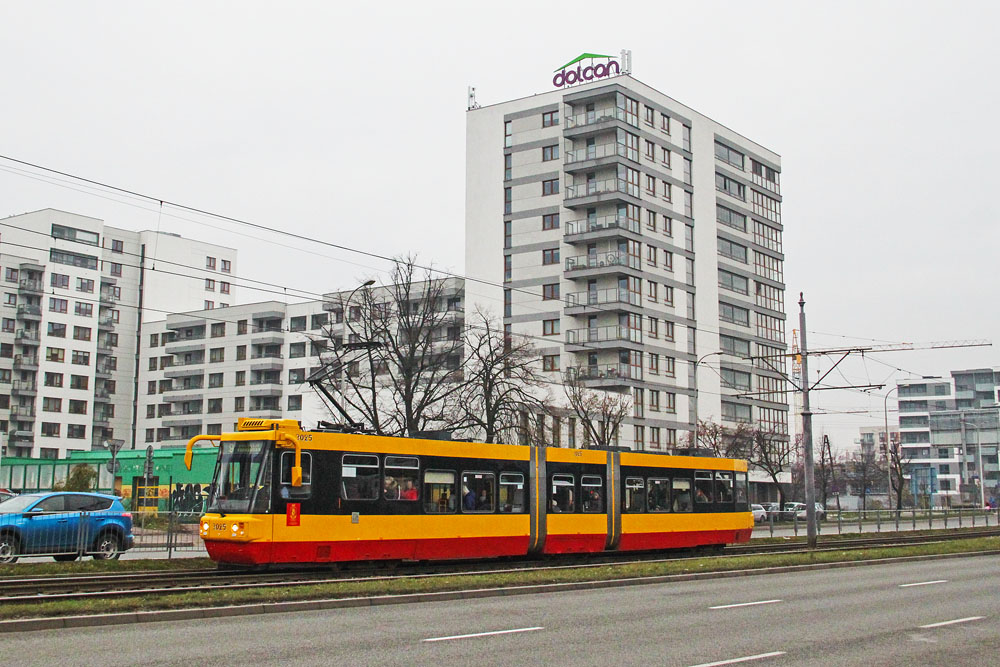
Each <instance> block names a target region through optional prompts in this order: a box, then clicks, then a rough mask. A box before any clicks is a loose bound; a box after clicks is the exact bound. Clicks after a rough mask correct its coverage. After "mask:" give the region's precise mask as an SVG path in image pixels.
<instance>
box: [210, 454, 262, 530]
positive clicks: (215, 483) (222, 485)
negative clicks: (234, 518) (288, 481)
mask: <svg viewBox="0 0 1000 667" xmlns="http://www.w3.org/2000/svg"><path fill="white" fill-rule="evenodd" d="M271 445H272V443H271V442H270V441H268V440H250V441H246V442H223V443H222V444H221V445H220V446H219V460H218V462H217V464H216V467H215V478H214V479H213V480H212V488H211V491H210V494H209V498H208V509H207V511H208V512H220V513H223V514H224V513H228V512H232V513H238V514H246V513H249V512H251V511H253V512H266V511H267V508H268V502H269V500H270V496H271V493H270V488H271V484H270V482H271V479H270V465H269V463H270V460H271V459H270V457H269V456H268V453H269V452H270V451H271Z"/></svg>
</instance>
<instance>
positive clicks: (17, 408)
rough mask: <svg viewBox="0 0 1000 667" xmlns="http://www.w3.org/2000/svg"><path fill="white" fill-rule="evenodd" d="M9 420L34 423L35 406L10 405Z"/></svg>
mask: <svg viewBox="0 0 1000 667" xmlns="http://www.w3.org/2000/svg"><path fill="white" fill-rule="evenodd" d="M10 418H11V420H14V421H22V422H33V421H35V406H33V405H12V406H10Z"/></svg>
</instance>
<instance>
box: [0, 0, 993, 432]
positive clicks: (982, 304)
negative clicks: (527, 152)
mask: <svg viewBox="0 0 1000 667" xmlns="http://www.w3.org/2000/svg"><path fill="white" fill-rule="evenodd" d="M345 4H346V3H345ZM357 4H358V5H360V4H361V3H357ZM998 18H1000V11H998V5H997V4H996V3H986V2H983V3H973V2H965V3H917V2H905V3H904V2H897V3H875V2H863V3H851V2H839V3H828V4H826V5H824V6H821V7H817V6H814V5H813V3H801V2H791V3H767V2H755V3H745V2H740V3H737V2H698V3H690V2H685V3H673V2H659V3H644V4H638V5H636V6H635V9H634V13H633V14H632V16H631V17H628V16H627V12H623V10H622V9H621V8H620V7H619V6H618V5H617V4H616V3H608V2H601V3H588V2H575V3H548V4H543V3H535V2H530V3H519V2H511V3H495V4H493V5H490V6H488V7H485V8H484V7H481V6H480V5H479V4H478V3H454V4H450V3H449V4H441V3H433V2H431V3H406V4H402V5H400V6H398V7H397V6H395V4H394V3H371V4H368V5H366V6H364V7H361V6H347V7H343V6H341V3H336V4H335V3H329V2H317V3H304V2H298V3H271V4H267V3H252V2H242V3H200V2H199V3H162V4H161V5H159V6H155V7H154V6H152V5H151V4H150V3H132V2H122V3H113V2H101V3H97V2H88V3H52V2H31V3H27V2H26V3H13V2H7V3H4V5H3V6H2V7H0V62H3V63H4V68H3V74H4V75H3V82H4V96H3V98H4V99H3V102H2V103H0V126H2V127H3V129H4V133H3V134H4V141H3V143H2V150H0V153H2V154H5V155H10V156H14V157H17V158H20V159H23V160H27V161H31V162H37V163H40V164H43V165H46V166H51V167H54V168H57V169H61V170H64V171H68V172H72V173H77V174H81V175H84V176H86V177H88V178H92V179H95V180H101V181H106V182H109V183H113V184H115V185H119V186H122V187H126V188H129V189H132V190H136V191H140V192H144V193H149V194H153V195H156V196H157V197H161V198H164V199H168V200H174V201H178V202H182V203H186V204H189V205H192V206H196V207H199V208H203V209H208V210H211V211H214V212H219V213H223V214H226V215H230V216H234V217H239V218H244V219H248V220H251V221H254V222H258V223H261V224H265V225H270V226H275V227H280V228H283V229H291V230H295V231H298V232H300V233H304V234H307V235H311V236H314V237H316V238H321V239H325V240H329V241H334V242H336V243H339V244H343V245H346V246H352V247H357V248H362V249H367V250H372V251H376V252H379V253H381V254H386V255H394V254H399V253H404V252H408V251H417V252H419V253H420V255H421V257H422V258H423V259H424V260H426V261H433V262H434V263H435V264H436V265H438V266H441V267H444V268H449V269H452V270H455V271H459V272H461V271H462V270H464V266H463V248H464V234H463V213H464V150H465V148H464V144H465V106H466V99H465V94H466V86H467V85H469V84H473V85H475V86H476V87H477V88H478V98H479V102H480V103H481V104H490V103H494V102H500V101H503V100H506V99H510V98H514V97H521V96H524V95H529V94H531V93H534V92H542V91H546V90H548V89H549V88H550V87H551V83H550V77H551V72H552V70H553V69H554V68H555V67H556V66H558V65H561V64H562V63H564V62H566V61H567V60H569V59H570V58H573V57H575V56H576V55H578V54H579V53H581V52H584V51H591V52H603V53H617V52H618V51H619V50H620V49H622V48H629V49H631V50H632V52H633V65H634V67H633V70H634V74H635V76H636V78H638V79H640V80H642V81H644V82H646V83H648V84H650V85H652V86H654V87H655V88H658V89H659V90H661V91H663V92H665V93H667V94H668V95H670V96H672V97H674V98H675V99H677V100H679V101H681V102H682V103H684V104H687V105H689V106H691V107H694V108H695V109H697V110H699V111H701V112H703V113H705V114H706V115H708V116H710V117H712V118H714V119H716V120H718V121H720V122H722V123H724V124H726V125H728V126H729V127H731V128H733V129H734V130H736V131H738V132H741V133H743V134H745V135H747V136H749V137H750V138H752V139H754V140H755V141H758V142H760V143H762V144H764V145H765V146H767V147H769V148H771V149H772V150H775V151H777V152H778V153H780V154H781V155H782V159H783V168H784V173H783V175H782V181H783V183H782V193H783V195H784V200H785V203H784V207H783V218H782V219H783V221H784V224H785V252H786V256H787V264H786V276H785V279H786V283H787V286H788V313H789V327H788V328H789V331H790V330H791V329H792V328H797V321H798V320H797V312H798V308H797V306H796V305H795V302H796V301H797V300H798V292H799V291H804V292H805V294H806V299H807V301H808V316H809V331H810V344H811V346H814V347H832V346H840V345H843V344H848V343H849V344H863V343H865V342H872V341H866V339H877V340H878V341H910V342H924V341H940V340H954V339H967V338H985V339H995V340H996V341H997V343H998V344H1000V335H998V333H1000V316H998V314H997V311H996V309H995V308H993V305H994V304H995V303H996V300H997V299H996V297H997V288H996V286H995V281H994V280H993V279H992V277H991V273H992V272H991V269H992V267H993V266H994V264H995V262H994V258H993V255H994V253H995V252H996V248H997V245H998V243H997V242H998V227H997V225H996V218H997V204H996V201H997V199H996V197H995V196H994V194H993V192H994V190H993V188H994V187H995V185H994V183H995V181H996V180H997V176H998V168H997V155H998V154H1000V151H998V148H1000V146H998V143H1000V142H998V140H997V134H996V132H995V131H994V123H993V122H992V121H993V120H994V117H995V116H996V107H997V104H998V102H1000V84H998V79H1000V77H998V76H997V73H996V67H997V64H998V62H1000V57H998V55H1000V53H998V51H1000V48H998V46H997V40H996V39H995V35H994V32H995V26H996V25H997V21H998ZM10 166H11V165H10V164H9V163H7V162H0V217H2V216H6V215H9V214H14V213H20V212H24V211H29V210H35V209H39V208H44V207H48V206H52V207H56V208H62V209H66V210H69V211H73V212H76V213H81V214H85V215H91V216H95V217H101V218H104V219H105V220H106V221H108V222H109V223H110V224H113V225H117V226H122V227H127V228H134V229H142V228H153V229H155V228H156V227H157V226H158V225H159V226H160V227H161V228H162V229H164V230H170V231H175V232H178V233H180V234H182V235H184V236H190V237H197V238H203V239H205V240H209V241H215V242H219V243H224V244H227V245H232V246H235V247H237V248H238V249H239V252H240V261H239V267H238V269H239V273H240V274H241V275H242V276H246V277H250V278H259V279H264V280H274V281H275V282H279V283H282V284H287V285H289V286H294V287H298V288H302V289H307V290H311V291H317V292H321V291H324V290H331V289H338V288H345V287H351V286H353V285H355V284H357V282H358V278H360V277H363V276H367V275H369V274H371V273H373V272H375V271H378V270H381V269H382V268H384V267H382V266H381V265H380V264H379V263H378V262H377V261H375V260H371V259H365V258H363V257H359V256H355V255H350V254H347V253H343V252H339V251H335V250H331V249H322V248H318V247H316V246H315V245H307V244H305V243H302V242H296V241H290V240H287V239H280V238H274V237H266V236H265V235H263V234H258V233H250V232H246V231H245V230H234V229H233V228H224V229H215V228H210V227H206V226H203V225H201V224H196V223H194V222H190V221H187V220H178V219H176V218H172V217H164V218H162V219H159V218H158V216H157V214H156V212H155V211H151V210H146V209H148V208H149V206H148V204H142V205H141V208H138V207H135V206H127V205H123V204H122V203H119V202H117V201H112V200H109V199H107V198H103V197H95V196H93V195H91V194H86V193H83V192H79V191H78V190H79V189H81V188H79V187H78V186H75V185H74V186H72V188H75V189H70V188H68V187H64V186H57V185H53V184H50V183H43V182H40V181H38V180H35V179H30V178H25V177H24V176H22V175H16V174H12V173H11V172H10V171H9V169H10ZM114 199H119V198H117V197H115V198H114ZM191 217H194V216H191ZM212 224H215V225H219V223H212ZM223 227H224V226H223ZM234 231H235V232H238V233H234ZM0 232H2V230H0ZM243 234H250V235H251V236H256V237H259V238H260V239H263V240H256V239H254V238H251V237H250V236H245V235H243ZM273 243H280V244H284V245H287V246H292V248H286V247H275V246H274V245H273ZM276 258H277V260H278V261H275V259H276ZM247 296H249V297H250V298H254V299H256V298H267V297H265V296H264V295H247ZM845 336H846V337H845ZM998 352H1000V350H998V349H996V348H978V349H971V350H965V351H952V352H946V351H940V352H905V353H900V352H897V353H892V354H879V355H876V356H875V357H874V358H873V359H868V360H865V361H863V362H862V361H861V360H852V361H851V362H850V363H845V365H844V367H843V376H841V374H840V373H839V372H834V373H833V374H832V375H831V376H830V378H829V379H830V381H831V382H839V383H846V382H845V380H849V381H851V382H854V383H859V384H860V383H867V382H869V381H870V382H872V383H881V382H884V381H886V380H887V379H888V378H890V377H891V376H893V374H894V373H895V371H893V370H892V369H891V368H890V367H887V366H886V365H884V364H886V363H888V364H890V365H891V366H893V367H898V368H901V369H905V370H907V371H912V372H915V373H918V374H944V373H946V372H947V371H948V370H950V369H953V368H966V367H979V366H993V365H1000V364H998V363H997V357H998ZM880 362H881V363H880ZM813 363H814V368H815V364H816V363H817V362H813ZM818 364H819V367H820V369H821V370H825V369H826V368H828V367H829V365H828V364H827V363H826V362H823V361H820V362H818ZM896 375H899V374H898V373H896ZM814 400H815V403H814V405H815V406H816V407H818V408H819V409H828V410H837V411H845V410H853V409H862V410H868V409H871V410H872V411H873V416H866V415H860V414H848V415H841V416H838V417H820V418H818V419H817V427H818V430H819V431H822V430H823V429H825V430H826V431H827V432H829V433H830V434H831V437H833V438H834V443H835V446H839V447H841V448H843V447H845V446H847V445H848V443H849V442H850V441H851V440H852V439H853V438H854V437H856V433H857V427H858V426H859V425H862V424H874V423H877V422H881V410H882V398H881V394H879V395H878V396H876V397H874V398H871V397H868V396H866V395H864V394H861V393H857V392H823V393H822V394H817V395H816V397H815V399H814ZM893 402H894V401H891V402H890V404H891V403H893Z"/></svg>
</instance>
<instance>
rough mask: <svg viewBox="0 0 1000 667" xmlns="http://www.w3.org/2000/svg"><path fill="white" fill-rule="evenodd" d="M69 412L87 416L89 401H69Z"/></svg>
mask: <svg viewBox="0 0 1000 667" xmlns="http://www.w3.org/2000/svg"><path fill="white" fill-rule="evenodd" d="M69 412H70V414H73V415H85V414H87V401H80V400H75V399H70V401H69Z"/></svg>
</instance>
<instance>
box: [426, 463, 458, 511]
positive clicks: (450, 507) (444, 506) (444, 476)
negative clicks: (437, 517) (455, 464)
mask: <svg viewBox="0 0 1000 667" xmlns="http://www.w3.org/2000/svg"><path fill="white" fill-rule="evenodd" d="M457 506H458V502H457V500H456V499H455V473H454V472H452V471H450V470H428V471H427V472H425V473H424V511H425V512H427V513H428V514H448V513H451V512H454V511H455V508H456V507H457Z"/></svg>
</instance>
